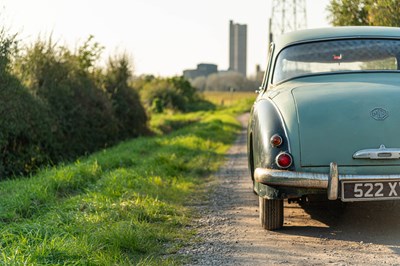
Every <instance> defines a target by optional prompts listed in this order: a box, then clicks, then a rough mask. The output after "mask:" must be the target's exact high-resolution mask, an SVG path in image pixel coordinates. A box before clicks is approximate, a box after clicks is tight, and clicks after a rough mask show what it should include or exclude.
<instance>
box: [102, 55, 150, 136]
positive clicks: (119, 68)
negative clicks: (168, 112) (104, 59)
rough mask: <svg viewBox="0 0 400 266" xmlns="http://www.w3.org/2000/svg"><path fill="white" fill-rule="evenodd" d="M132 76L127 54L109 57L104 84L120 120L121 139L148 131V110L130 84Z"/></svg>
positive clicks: (119, 132) (116, 115) (119, 131)
mask: <svg viewBox="0 0 400 266" xmlns="http://www.w3.org/2000/svg"><path fill="white" fill-rule="evenodd" d="M130 78H131V71H130V63H129V59H128V56H127V55H126V54H123V55H122V56H120V57H115V58H110V59H109V61H108V65H107V69H106V73H105V76H104V86H105V90H106V91H107V93H108V94H109V97H110V99H111V102H112V106H113V109H114V113H115V117H116V119H117V120H118V134H119V139H126V138H130V137H137V136H139V135H143V134H147V133H148V129H147V115H146V111H145V109H144V107H143V106H142V104H141V101H140V97H139V94H138V92H137V91H136V90H135V89H133V88H132V87H130V86H129V85H128V83H129V80H130Z"/></svg>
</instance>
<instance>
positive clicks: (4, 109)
mask: <svg viewBox="0 0 400 266" xmlns="http://www.w3.org/2000/svg"><path fill="white" fill-rule="evenodd" d="M14 46H15V41H14V38H13V37H7V36H6V34H5V32H4V31H1V32H0V84H1V86H0V178H4V177H5V176H9V175H13V174H26V173H28V172H29V171H31V170H32V169H35V168H37V167H38V166H39V165H41V164H43V163H45V162H48V160H49V157H48V155H47V154H48V152H49V150H51V139H52V136H51V123H50V122H51V121H50V117H49V113H48V110H47V109H46V108H45V106H44V105H43V104H42V103H41V102H40V101H39V100H38V99H36V98H35V97H33V96H32V95H31V94H30V93H29V92H28V90H27V89H26V88H25V87H23V86H22V84H21V83H20V82H19V81H18V79H16V78H15V77H13V76H12V75H11V74H10V73H9V71H10V60H11V57H12V53H13V49H14Z"/></svg>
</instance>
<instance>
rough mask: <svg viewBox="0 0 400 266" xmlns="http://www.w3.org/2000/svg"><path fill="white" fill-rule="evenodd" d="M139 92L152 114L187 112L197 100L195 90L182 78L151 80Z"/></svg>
mask: <svg viewBox="0 0 400 266" xmlns="http://www.w3.org/2000/svg"><path fill="white" fill-rule="evenodd" d="M139 83H140V82H139ZM141 83H142V84H143V82H141ZM140 91H141V95H142V98H143V100H144V102H145V104H146V105H147V107H148V108H150V109H151V110H152V111H153V112H162V111H163V110H164V109H172V110H177V111H184V112H185V111H189V110H192V108H193V107H194V105H195V104H196V101H197V100H198V99H199V97H198V95H197V93H196V89H195V88H194V87H192V86H191V85H190V83H189V81H187V80H186V79H184V78H183V77H173V78H153V79H150V80H148V81H147V82H144V85H143V87H142V88H141V90H140Z"/></svg>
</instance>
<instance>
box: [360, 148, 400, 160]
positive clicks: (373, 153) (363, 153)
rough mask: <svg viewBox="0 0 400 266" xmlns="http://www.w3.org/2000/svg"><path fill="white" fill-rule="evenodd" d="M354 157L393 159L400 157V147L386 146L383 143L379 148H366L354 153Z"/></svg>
mask: <svg viewBox="0 0 400 266" xmlns="http://www.w3.org/2000/svg"><path fill="white" fill-rule="evenodd" d="M353 158H354V159H371V160H393V159H400V148H386V147H385V145H383V144H382V145H381V146H380V147H379V149H364V150H359V151H357V152H355V153H354V154H353Z"/></svg>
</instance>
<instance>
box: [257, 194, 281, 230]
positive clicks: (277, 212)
mask: <svg viewBox="0 0 400 266" xmlns="http://www.w3.org/2000/svg"><path fill="white" fill-rule="evenodd" d="M259 202H260V210H259V212H260V222H261V226H262V227H263V228H264V229H266V230H271V231H272V230H277V229H280V228H282V226H283V200H281V199H264V198H262V197H259Z"/></svg>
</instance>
